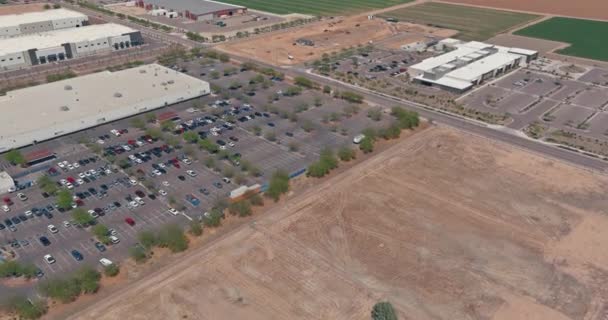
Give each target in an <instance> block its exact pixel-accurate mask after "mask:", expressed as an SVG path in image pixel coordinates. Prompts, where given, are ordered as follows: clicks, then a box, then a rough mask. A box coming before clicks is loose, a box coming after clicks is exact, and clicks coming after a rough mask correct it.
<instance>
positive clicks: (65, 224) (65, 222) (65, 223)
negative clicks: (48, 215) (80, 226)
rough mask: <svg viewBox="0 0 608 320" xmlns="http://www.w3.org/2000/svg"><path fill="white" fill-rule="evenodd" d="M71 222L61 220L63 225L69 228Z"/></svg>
mask: <svg viewBox="0 0 608 320" xmlns="http://www.w3.org/2000/svg"><path fill="white" fill-rule="evenodd" d="M71 225H72V224H70V222H69V221H63V226H64V227H66V228H69V227H70V226H71Z"/></svg>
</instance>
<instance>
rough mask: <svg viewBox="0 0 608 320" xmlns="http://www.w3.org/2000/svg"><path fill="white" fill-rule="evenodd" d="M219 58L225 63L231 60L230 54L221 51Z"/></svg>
mask: <svg viewBox="0 0 608 320" xmlns="http://www.w3.org/2000/svg"><path fill="white" fill-rule="evenodd" d="M218 58H219V59H220V61H221V62H223V63H227V62H230V56H229V55H227V54H225V53H220V54H219V56H218Z"/></svg>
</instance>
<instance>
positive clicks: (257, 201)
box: [249, 193, 264, 206]
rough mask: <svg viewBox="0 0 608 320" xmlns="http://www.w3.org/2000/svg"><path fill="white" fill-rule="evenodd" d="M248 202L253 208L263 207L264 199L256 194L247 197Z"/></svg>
mask: <svg viewBox="0 0 608 320" xmlns="http://www.w3.org/2000/svg"><path fill="white" fill-rule="evenodd" d="M249 202H251V204H252V205H254V206H263V205H264V198H262V197H260V195H259V194H257V193H256V194H254V195H252V196H251V197H249Z"/></svg>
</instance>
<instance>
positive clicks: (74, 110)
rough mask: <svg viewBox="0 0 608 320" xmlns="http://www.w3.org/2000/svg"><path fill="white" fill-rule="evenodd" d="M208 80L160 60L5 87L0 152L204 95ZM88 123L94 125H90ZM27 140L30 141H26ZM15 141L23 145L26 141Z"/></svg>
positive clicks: (1, 101)
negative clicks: (21, 86)
mask: <svg viewBox="0 0 608 320" xmlns="http://www.w3.org/2000/svg"><path fill="white" fill-rule="evenodd" d="M208 90H209V84H208V83H207V82H205V81H202V80H200V79H197V78H194V77H191V76H189V75H187V74H184V73H180V72H177V71H175V70H171V69H169V68H166V67H163V66H161V65H158V64H149V65H144V66H139V67H135V68H131V69H127V70H122V71H117V72H110V71H103V72H98V73H93V74H90V75H86V76H82V77H77V78H72V79H67V80H62V81H57V82H52V83H47V84H43V85H39V86H34V87H29V88H24V89H19V90H15V91H9V92H7V94H6V95H5V96H0V112H1V113H2V117H0V150H1V149H3V148H7V146H8V148H11V147H15V146H14V145H11V143H12V142H13V141H19V139H25V138H24V137H28V136H34V137H35V139H38V141H42V140H43V139H41V138H40V137H39V135H40V131H44V130H48V131H50V135H49V136H48V137H46V139H50V138H53V135H58V134H57V132H59V131H65V132H63V133H62V134H65V133H69V132H73V131H75V130H71V131H70V129H72V128H74V127H79V128H78V129H79V130H81V129H86V128H88V127H91V126H94V125H98V124H102V123H105V122H108V121H113V120H116V119H119V118H122V117H124V116H123V115H124V114H128V115H134V114H137V113H139V112H142V111H145V110H152V109H154V108H158V107H162V106H164V105H166V104H172V103H176V102H178V101H181V100H184V99H189V98H192V97H197V96H200V95H202V94H203V93H201V92H203V91H206V92H205V93H204V94H206V93H208ZM90 124H92V125H90ZM30 143H31V140H30ZM15 144H17V146H22V145H24V144H20V145H19V144H18V143H15Z"/></svg>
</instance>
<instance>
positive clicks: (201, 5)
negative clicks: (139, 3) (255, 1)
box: [144, 0, 245, 15]
mask: <svg viewBox="0 0 608 320" xmlns="http://www.w3.org/2000/svg"><path fill="white" fill-rule="evenodd" d="M144 2H145V3H146V4H153V5H155V6H158V7H163V8H165V9H173V10H175V11H180V12H182V11H186V10H187V11H190V12H191V13H193V14H198V15H200V14H205V13H210V12H216V11H221V10H228V9H239V8H245V7H241V6H235V5H231V4H227V3H222V2H216V1H208V0H144Z"/></svg>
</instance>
